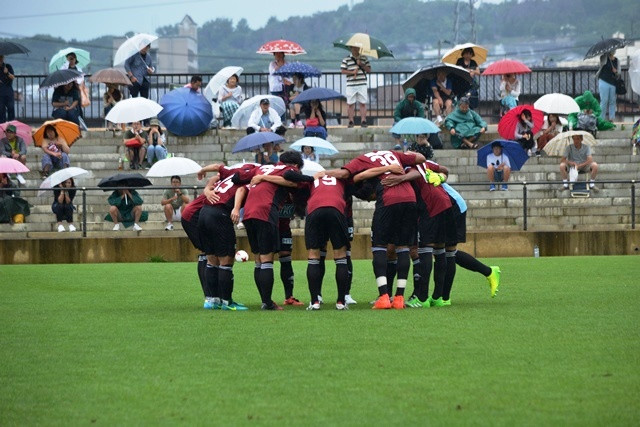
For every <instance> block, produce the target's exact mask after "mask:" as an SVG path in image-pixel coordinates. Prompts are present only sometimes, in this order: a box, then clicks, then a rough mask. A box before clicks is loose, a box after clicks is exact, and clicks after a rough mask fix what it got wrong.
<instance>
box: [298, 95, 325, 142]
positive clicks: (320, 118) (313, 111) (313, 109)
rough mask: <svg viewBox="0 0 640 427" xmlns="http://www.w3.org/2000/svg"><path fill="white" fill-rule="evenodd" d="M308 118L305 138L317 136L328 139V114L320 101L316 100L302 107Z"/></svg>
mask: <svg viewBox="0 0 640 427" xmlns="http://www.w3.org/2000/svg"><path fill="white" fill-rule="evenodd" d="M302 108H303V111H304V115H305V117H306V118H307V120H306V121H305V125H304V136H317V137H318V138H322V139H327V113H325V112H324V108H322V104H321V103H320V101H319V100H317V99H314V100H311V101H309V103H308V104H306V103H305V105H303V106H302Z"/></svg>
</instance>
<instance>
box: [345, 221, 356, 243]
mask: <svg viewBox="0 0 640 427" xmlns="http://www.w3.org/2000/svg"><path fill="white" fill-rule="evenodd" d="M347 231H348V232H349V241H350V242H353V232H354V230H353V217H352V216H349V217H347Z"/></svg>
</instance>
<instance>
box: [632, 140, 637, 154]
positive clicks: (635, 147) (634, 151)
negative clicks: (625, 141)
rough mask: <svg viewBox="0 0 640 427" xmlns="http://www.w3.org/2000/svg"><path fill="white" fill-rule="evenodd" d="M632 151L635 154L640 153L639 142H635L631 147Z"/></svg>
mask: <svg viewBox="0 0 640 427" xmlns="http://www.w3.org/2000/svg"><path fill="white" fill-rule="evenodd" d="M631 153H632V154H633V155H634V156H636V155H638V144H636V143H635V142H634V143H633V148H632V149H631Z"/></svg>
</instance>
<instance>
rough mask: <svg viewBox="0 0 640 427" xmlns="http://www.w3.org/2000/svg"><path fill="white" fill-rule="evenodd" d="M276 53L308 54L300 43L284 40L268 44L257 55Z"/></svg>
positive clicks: (261, 47)
mask: <svg viewBox="0 0 640 427" xmlns="http://www.w3.org/2000/svg"><path fill="white" fill-rule="evenodd" d="M276 52H282V53H284V54H287V55H302V54H305V53H307V51H306V50H304V49H303V48H302V46H300V45H299V44H298V43H296V42H292V41H291V40H283V39H280V40H272V41H270V42H267V43H265V44H263V45H262V46H260V49H258V50H257V51H256V53H259V54H263V55H270V54H272V53H276Z"/></svg>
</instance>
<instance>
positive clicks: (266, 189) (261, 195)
mask: <svg viewBox="0 0 640 427" xmlns="http://www.w3.org/2000/svg"><path fill="white" fill-rule="evenodd" d="M290 170H291V171H296V170H297V169H295V168H294V167H292V166H287V165H283V164H278V165H275V166H274V165H263V166H260V167H258V168H255V169H254V170H253V172H254V175H267V174H268V175H275V176H283V175H284V174H285V172H287V171H290ZM248 189H249V194H248V195H247V200H246V201H245V203H244V219H259V220H262V221H268V222H270V223H272V224H274V225H277V224H278V218H279V212H280V209H281V208H282V206H283V205H284V203H285V201H286V200H287V197H288V195H289V189H288V188H286V187H282V186H280V185H276V184H272V183H270V182H266V181H263V182H261V183H259V184H258V185H250V186H248Z"/></svg>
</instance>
